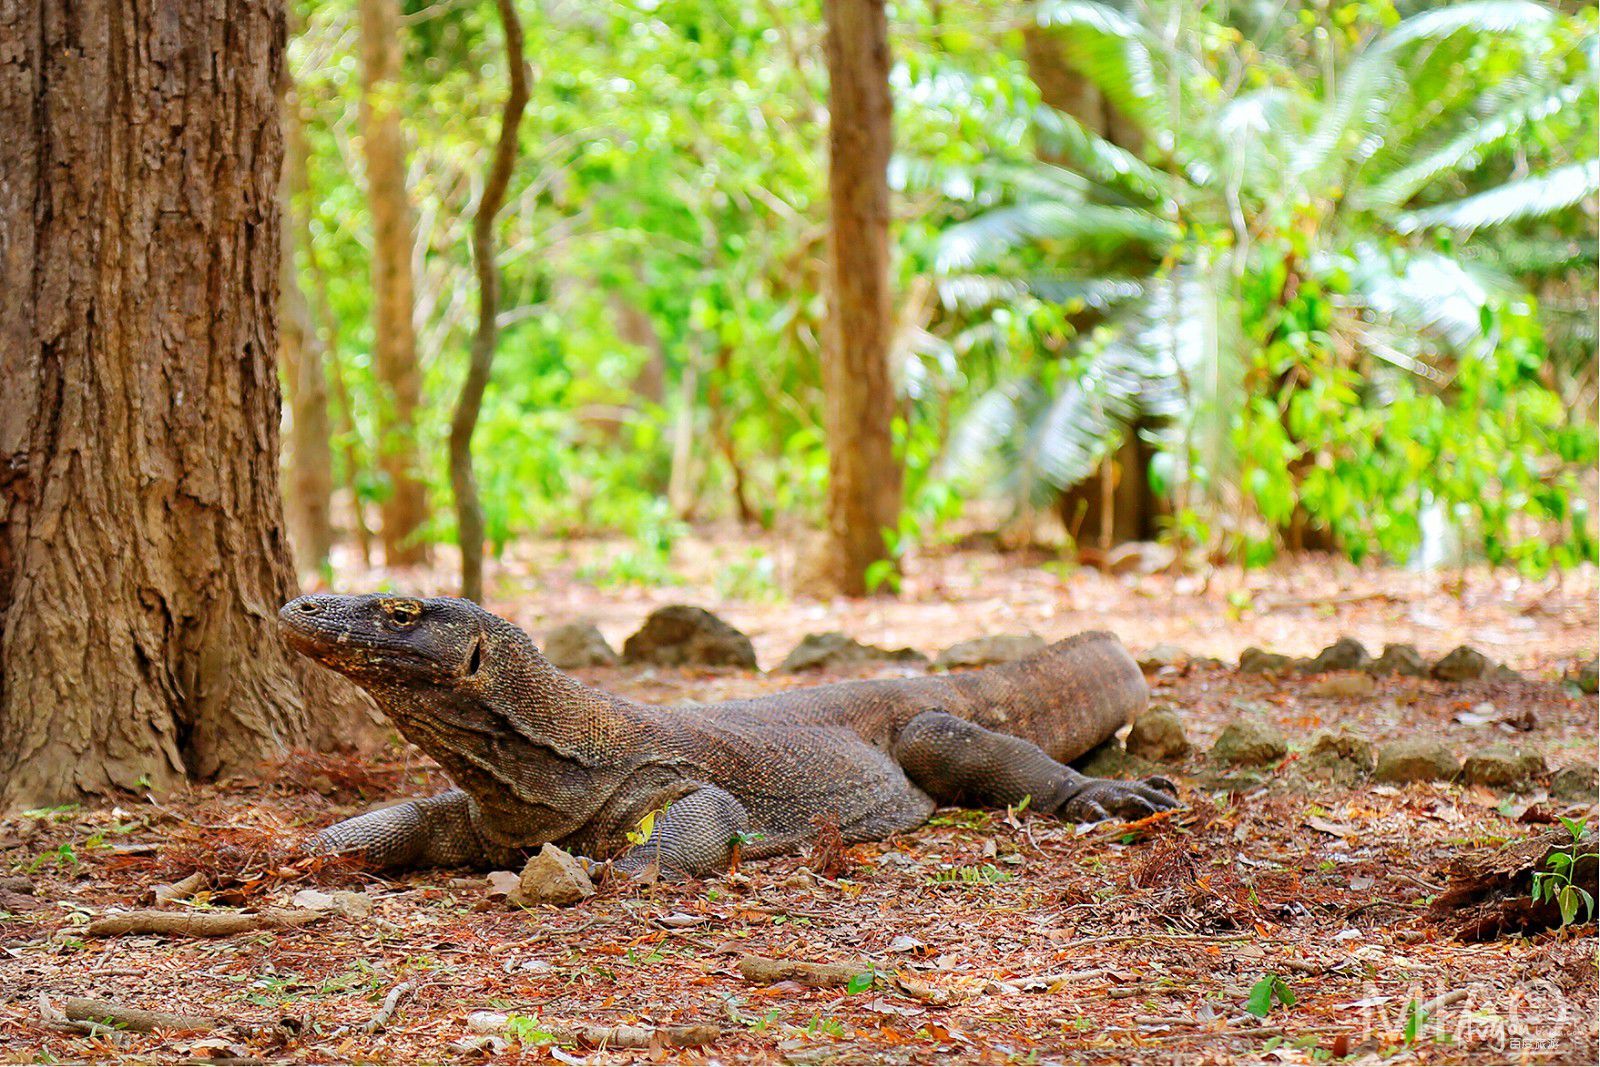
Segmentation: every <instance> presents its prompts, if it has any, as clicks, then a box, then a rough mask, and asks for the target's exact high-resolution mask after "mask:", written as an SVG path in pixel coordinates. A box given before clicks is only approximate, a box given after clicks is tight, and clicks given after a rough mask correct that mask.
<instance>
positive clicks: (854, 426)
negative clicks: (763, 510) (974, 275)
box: [822, 0, 900, 596]
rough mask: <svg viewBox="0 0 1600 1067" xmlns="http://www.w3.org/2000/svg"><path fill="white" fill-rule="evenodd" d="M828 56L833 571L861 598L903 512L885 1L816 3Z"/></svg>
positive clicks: (827, 365) (827, 385)
mask: <svg viewBox="0 0 1600 1067" xmlns="http://www.w3.org/2000/svg"><path fill="white" fill-rule="evenodd" d="M823 11H824V15H825V17H826V19H827V42H826V48H827V56H828V109H829V121H828V144H829V165H828V193H829V200H830V203H831V208H832V234H831V239H830V241H829V267H830V271H829V274H830V276H829V278H828V286H827V290H828V299H829V301H830V304H831V308H830V314H829V316H828V319H829V322H828V329H829V339H828V340H829V343H828V344H827V345H826V347H825V352H824V355H823V367H822V369H823V387H824V391H825V393H826V430H827V437H828V527H829V534H830V538H831V542H832V543H831V546H830V548H831V552H830V557H831V558H830V565H831V566H830V569H832V570H833V571H834V574H833V575H832V577H833V579H834V582H835V584H836V585H837V587H838V589H839V591H840V592H842V593H845V594H846V595H850V596H859V595H861V594H863V593H865V592H867V582H866V572H867V569H868V567H870V566H871V565H872V564H873V563H875V562H877V561H878V560H881V559H884V558H885V556H886V555H887V551H886V546H885V543H884V531H885V530H886V529H891V528H893V527H894V526H895V525H896V523H897V522H898V520H899V514H900V469H899V466H898V464H897V463H896V461H895V456H894V439H893V419H894V383H893V379H892V376H891V373H890V367H889V349H890V343H891V341H892V338H893V332H894V322H893V316H892V314H891V307H890V301H891V293H890V280H889V175H888V170H889V153H890V150H891V148H892V147H893V128H892V114H893V109H892V103H891V100H890V96H889V29H888V22H887V19H886V17H885V14H884V4H883V0H825V2H824V4H823Z"/></svg>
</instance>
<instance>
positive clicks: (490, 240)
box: [450, 0, 528, 600]
mask: <svg viewBox="0 0 1600 1067" xmlns="http://www.w3.org/2000/svg"><path fill="white" fill-rule="evenodd" d="M495 7H496V9H497V10H498V11H499V12H500V26H501V29H502V31H503V32H504V34H505V38H506V70H507V71H508V72H509V76H510V79H511V89H510V91H509V92H508V93H507V94H506V102H505V107H504V108H503V109H502V110H501V112H500V138H499V140H498V141H496V142H495V146H494V159H493V160H492V161H491V162H490V164H489V177H488V180H486V181H485V182H484V183H483V196H482V197H481V198H479V200H478V211H477V214H476V215H474V216H473V219H472V265H473V269H474V270H475V271H476V273H477V276H478V330H477V333H476V334H474V335H473V338H472V362H471V363H470V364H469V365H468V367H467V377H466V380H465V381H463V382H462V383H461V395H460V397H458V398H457V400H456V410H455V414H454V415H453V417H452V418H451V420H450V485H451V487H452V488H453V489H454V490H455V496H456V529H457V531H458V539H459V540H460V542H461V595H462V596H464V597H467V598H468V599H471V600H482V599H483V538H484V528H483V505H482V504H481V503H479V501H478V483H477V479H476V478H475V477H474V476H473V473H472V434H473V431H474V430H476V429H477V427H478V412H479V410H480V409H482V407H483V394H484V390H486V389H487V388H488V387H489V372H490V371H491V370H493V368H494V350H495V344H496V342H498V340H499V338H500V329H499V325H498V323H497V321H496V319H497V317H498V316H499V314H500V272H499V269H498V268H497V267H496V266H495V262H494V256H495V241H494V220H495V216H496V215H498V214H499V213H500V207H501V205H503V204H504V203H505V199H506V186H508V185H509V184H510V183H511V171H512V169H513V168H514V167H515V166H516V163H517V130H518V129H519V128H520V127H521V125H522V112H523V109H524V108H526V107H527V106H528V65H527V63H526V62H525V61H524V60H523V58H522V20H521V19H519V18H518V17H517V9H516V8H515V7H514V6H513V4H512V0H495Z"/></svg>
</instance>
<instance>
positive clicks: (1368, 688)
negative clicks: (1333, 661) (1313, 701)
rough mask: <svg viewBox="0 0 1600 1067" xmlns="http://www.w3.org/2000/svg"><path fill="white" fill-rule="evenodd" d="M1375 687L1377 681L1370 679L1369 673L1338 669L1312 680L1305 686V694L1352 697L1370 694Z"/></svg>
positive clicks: (1376, 686)
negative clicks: (1335, 671)
mask: <svg viewBox="0 0 1600 1067" xmlns="http://www.w3.org/2000/svg"><path fill="white" fill-rule="evenodd" d="M1377 688H1378V683H1377V682H1375V681H1373V680H1372V675H1370V674H1364V673H1362V672H1361V671H1340V672H1338V673H1337V674H1330V675H1328V676H1327V677H1326V678H1319V679H1317V680H1316V681H1315V682H1312V683H1311V684H1310V685H1309V686H1307V687H1306V695H1307V696H1313V697H1337V698H1343V699H1353V698H1355V697H1366V696H1371V695H1372V694H1373V693H1374V692H1375V691H1377Z"/></svg>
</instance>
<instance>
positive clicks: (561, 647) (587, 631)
mask: <svg viewBox="0 0 1600 1067" xmlns="http://www.w3.org/2000/svg"><path fill="white" fill-rule="evenodd" d="M544 656H545V659H548V660H549V661H550V662H551V663H554V664H555V665H556V666H557V667H560V668H561V669H562V670H564V671H570V670H573V669H575V668H578V667H610V666H613V665H615V664H616V662H617V651H616V649H614V648H612V647H611V645H610V644H608V643H607V641H606V639H605V635H603V634H602V633H601V632H600V628H599V627H597V626H596V625H595V624H594V623H593V622H591V621H590V620H588V619H579V620H578V621H576V622H569V623H567V624H565V625H563V626H557V627H556V628H555V629H554V630H551V631H550V632H549V633H548V634H546V635H545V638H544Z"/></svg>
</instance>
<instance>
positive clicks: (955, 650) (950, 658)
mask: <svg viewBox="0 0 1600 1067" xmlns="http://www.w3.org/2000/svg"><path fill="white" fill-rule="evenodd" d="M1044 647H1045V645H1044V638H1042V637H1040V636H1039V635H1038V634H1032V633H1029V634H991V635H989V636H988V637H974V638H973V639H972V640H970V641H957V642H956V643H955V644H953V645H951V646H950V647H949V648H947V649H945V650H944V651H943V652H941V653H939V655H938V658H936V659H935V660H934V661H933V666H934V668H935V669H936V670H941V671H948V670H951V669H953V668H956V667H990V666H993V665H994V664H996V663H1011V662H1014V661H1016V660H1019V659H1024V658H1026V657H1028V656H1031V655H1033V654H1034V653H1035V652H1042V651H1043V650H1044Z"/></svg>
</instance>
